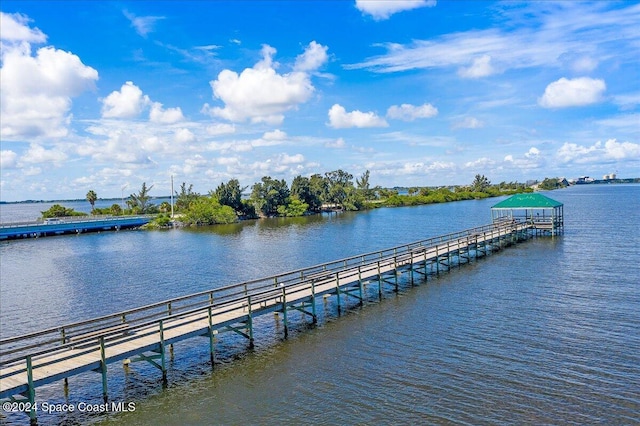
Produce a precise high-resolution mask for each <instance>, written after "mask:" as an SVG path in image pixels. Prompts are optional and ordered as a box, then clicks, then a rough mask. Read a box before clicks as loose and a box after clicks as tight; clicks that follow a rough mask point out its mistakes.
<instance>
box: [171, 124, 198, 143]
mask: <svg viewBox="0 0 640 426" xmlns="http://www.w3.org/2000/svg"><path fill="white" fill-rule="evenodd" d="M195 140H196V135H194V134H193V132H192V131H191V130H189V129H184V128H183V129H179V130H178V131H177V132H176V142H178V143H180V144H185V143H191V142H193V141H195Z"/></svg>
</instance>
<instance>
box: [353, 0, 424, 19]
mask: <svg viewBox="0 0 640 426" xmlns="http://www.w3.org/2000/svg"><path fill="white" fill-rule="evenodd" d="M435 5H436V0H356V8H357V9H358V10H359V11H361V12H362V13H364V14H366V15H371V16H372V17H373V19H375V20H384V19H388V18H389V17H390V16H391V15H393V14H394V13H398V12H402V11H404V10H411V9H417V8H420V7H433V6H435Z"/></svg>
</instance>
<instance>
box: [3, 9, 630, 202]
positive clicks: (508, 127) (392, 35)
mask: <svg viewBox="0 0 640 426" xmlns="http://www.w3.org/2000/svg"><path fill="white" fill-rule="evenodd" d="M1 8H2V21H1V22H0V36H1V39H2V40H1V42H2V70H1V75H0V84H1V108H2V110H1V120H0V126H1V142H2V146H1V157H0V158H1V181H0V184H1V187H0V199H1V200H2V201H17V200H25V199H66V198H84V196H85V194H86V193H87V191H89V190H90V189H93V190H94V191H96V192H97V194H98V196H99V197H100V198H111V197H113V198H119V197H120V196H121V194H122V192H124V194H125V195H127V194H129V193H132V192H137V191H138V190H139V188H140V187H141V185H142V182H146V183H147V185H151V184H152V185H154V188H153V190H152V192H151V194H152V195H158V196H159V195H166V194H169V192H170V181H171V176H173V177H174V181H175V185H176V188H177V185H179V183H181V182H187V183H190V184H193V185H194V189H195V190H196V191H197V192H200V193H207V192H208V191H209V190H211V189H215V187H216V186H218V185H219V184H220V183H221V182H223V181H224V182H226V181H228V180H229V179H232V178H237V179H239V180H240V183H241V185H243V186H250V185H252V184H253V183H255V182H257V181H259V180H260V178H261V177H262V176H271V177H274V178H284V179H286V180H287V182H289V183H290V182H291V180H292V179H293V178H294V177H295V176H297V175H303V176H309V175H311V174H314V173H324V172H327V171H331V170H336V169H343V170H346V171H348V172H350V173H352V174H353V175H354V176H356V177H357V176H360V175H361V174H362V173H363V172H364V171H365V170H370V172H371V183H372V184H374V185H381V186H385V187H391V186H434V185H453V184H469V183H471V181H472V180H473V177H474V176H475V175H476V174H484V175H485V176H487V177H488V178H489V179H490V180H491V181H492V182H493V183H498V182H501V181H520V182H523V181H526V180H529V179H543V178H544V177H555V176H564V177H567V178H572V177H578V176H582V175H588V176H592V177H596V178H601V177H602V175H604V174H609V173H617V175H618V176H619V177H638V176H640V141H639V139H640V113H639V105H640V66H639V62H640V29H639V28H640V27H639V26H638V22H640V4H639V3H637V2H603V1H597V2H587V3H582V2H578V1H565V2H552V1H538V2H516V1H509V2H489V1H486V2H485V1H466V2H463V1H437V2H436V1H431V0H423V1H421V0H415V1H414V0H410V1H405V0H396V1H393V0H390V1H383V0H371V1H360V0H359V1H347V0H344V1H322V0H316V1H233V2H231V1H229V2H226V1H210V2H206V1H180V2H172V1H158V2H148V1H145V2H142V1H118V2H93V1H91V2H89V1H85V2H83V1H70V2H63V1H51V2H46V1H34V2H28V1H19V2H18V1H6V0H5V1H3V2H2V6H1ZM123 188H124V189H123Z"/></svg>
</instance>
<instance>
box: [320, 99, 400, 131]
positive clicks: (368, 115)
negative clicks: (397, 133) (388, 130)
mask: <svg viewBox="0 0 640 426" xmlns="http://www.w3.org/2000/svg"><path fill="white" fill-rule="evenodd" d="M329 126H330V127H333V128H334V129H346V128H349V127H358V128H364V127H387V126H389V124H388V123H387V122H386V121H385V119H384V118H381V117H379V116H378V115H376V114H375V113H374V112H362V111H358V110H355V111H351V112H347V111H346V110H345V109H344V107H343V106H341V105H339V104H335V105H333V106H332V107H331V109H330V110H329Z"/></svg>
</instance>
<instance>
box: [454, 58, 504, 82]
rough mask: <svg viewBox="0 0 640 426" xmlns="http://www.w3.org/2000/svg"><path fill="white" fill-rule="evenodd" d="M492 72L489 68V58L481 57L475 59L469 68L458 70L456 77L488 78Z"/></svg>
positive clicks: (490, 67)
mask: <svg viewBox="0 0 640 426" xmlns="http://www.w3.org/2000/svg"><path fill="white" fill-rule="evenodd" d="M494 72H495V71H494V69H493V67H492V66H491V56H489V55H482V56H480V57H479V58H475V59H474V60H473V63H472V64H471V66H470V67H468V68H460V69H459V70H458V75H459V76H460V77H464V78H481V77H487V76H490V75H491V74H493V73H494Z"/></svg>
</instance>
